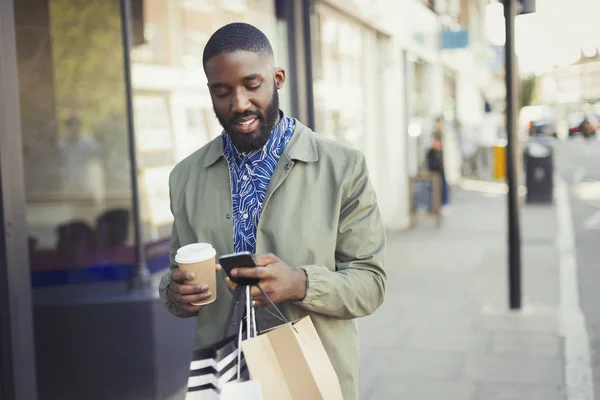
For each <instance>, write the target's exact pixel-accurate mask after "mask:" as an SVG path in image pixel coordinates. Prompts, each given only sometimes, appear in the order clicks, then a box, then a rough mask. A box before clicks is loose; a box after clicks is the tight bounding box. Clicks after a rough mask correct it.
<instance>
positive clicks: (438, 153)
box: [427, 133, 449, 206]
mask: <svg viewBox="0 0 600 400" xmlns="http://www.w3.org/2000/svg"><path fill="white" fill-rule="evenodd" d="M427 169H428V170H429V172H433V173H437V174H438V175H439V176H440V180H441V184H442V190H441V192H442V199H441V201H442V206H445V205H447V204H448V202H449V188H448V183H447V182H446V174H445V172H444V152H443V151H442V138H441V135H439V134H438V133H436V134H435V135H434V137H433V141H432V143H431V148H430V149H429V151H428V152H427Z"/></svg>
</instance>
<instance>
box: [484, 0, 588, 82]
mask: <svg viewBox="0 0 600 400" xmlns="http://www.w3.org/2000/svg"><path fill="white" fill-rule="evenodd" d="M486 16H487V26H488V39H489V40H490V41H491V42H492V43H493V44H495V45H503V44H504V17H503V10H502V5H501V4H500V3H495V4H492V5H490V6H488V9H487V13H486ZM515 50H516V52H517V55H518V57H519V67H520V69H521V71H522V72H523V73H535V74H542V73H544V72H547V71H549V70H551V69H552V68H553V67H554V66H566V65H569V64H572V63H574V62H576V61H577V60H579V56H580V54H581V51H582V50H583V51H584V53H585V54H586V55H589V56H593V55H594V54H595V53H596V51H600V0H537V1H536V12H535V13H533V14H527V15H521V16H518V17H517V19H516V22H515Z"/></svg>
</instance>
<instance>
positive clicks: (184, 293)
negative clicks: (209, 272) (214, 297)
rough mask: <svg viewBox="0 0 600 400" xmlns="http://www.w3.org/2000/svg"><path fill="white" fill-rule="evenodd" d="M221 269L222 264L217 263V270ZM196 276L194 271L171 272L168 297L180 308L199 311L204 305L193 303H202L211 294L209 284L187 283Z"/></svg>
mask: <svg viewBox="0 0 600 400" xmlns="http://www.w3.org/2000/svg"><path fill="white" fill-rule="evenodd" d="M220 269H221V266H220V265H217V271H219V270H220ZM194 278H195V277H194V273H192V272H186V271H182V270H180V269H176V270H174V271H173V273H172V274H171V281H170V282H169V290H167V299H168V300H169V301H170V302H172V303H174V304H175V305H176V306H177V307H179V308H180V309H182V310H185V311H187V312H190V313H197V312H198V311H200V310H202V308H204V306H195V305H193V304H192V303H200V302H201V301H204V300H206V299H208V298H209V297H210V296H211V293H210V292H209V291H208V286H207V285H195V284H190V283H186V282H189V281H192V280H194Z"/></svg>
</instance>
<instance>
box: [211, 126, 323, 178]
mask: <svg viewBox="0 0 600 400" xmlns="http://www.w3.org/2000/svg"><path fill="white" fill-rule="evenodd" d="M283 154H285V155H287V157H288V158H289V159H290V160H293V161H296V160H297V161H302V162H315V161H318V160H319V152H318V150H317V143H316V139H315V133H314V132H313V131H312V130H311V129H310V128H308V127H307V126H305V125H303V124H302V123H300V122H299V121H298V120H296V129H295V130H294V134H293V135H292V138H291V139H290V142H289V143H288V144H287V146H285V149H284V150H283ZM220 158H225V153H224V151H223V139H222V138H221V136H220V135H219V136H218V137H217V138H215V139H213V140H212V141H211V142H210V143H209V144H208V149H207V151H206V155H205V157H204V166H205V167H207V168H208V167H210V166H212V165H213V164H215V163H216V162H217V161H219V159H220Z"/></svg>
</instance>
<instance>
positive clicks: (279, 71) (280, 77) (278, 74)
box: [273, 68, 285, 90]
mask: <svg viewBox="0 0 600 400" xmlns="http://www.w3.org/2000/svg"><path fill="white" fill-rule="evenodd" d="M273 78H274V79H275V87H276V88H277V90H279V89H281V88H282V87H283V85H284V83H285V70H284V69H283V68H275V71H274V72H273Z"/></svg>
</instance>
